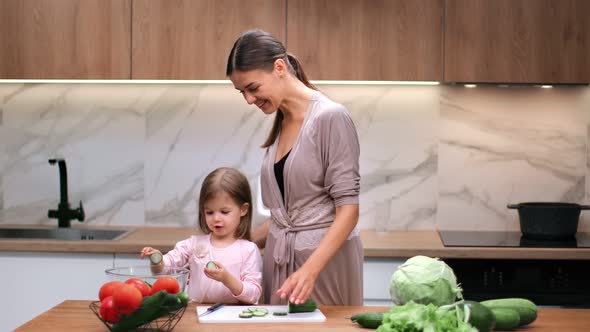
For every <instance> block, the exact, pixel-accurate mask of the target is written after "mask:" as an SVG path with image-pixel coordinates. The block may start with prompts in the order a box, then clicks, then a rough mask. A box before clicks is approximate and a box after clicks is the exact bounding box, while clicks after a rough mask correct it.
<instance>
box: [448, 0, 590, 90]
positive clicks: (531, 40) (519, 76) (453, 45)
mask: <svg viewBox="0 0 590 332" xmlns="http://www.w3.org/2000/svg"><path fill="white" fill-rule="evenodd" d="M446 6H447V7H446V17H445V74H444V80H445V81H447V82H515V83H542V82H546V83H587V82H590V19H589V15H590V1H588V0H446Z"/></svg>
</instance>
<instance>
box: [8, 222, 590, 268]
mask: <svg viewBox="0 0 590 332" xmlns="http://www.w3.org/2000/svg"><path fill="white" fill-rule="evenodd" d="M13 226H14V225H13ZM2 227H7V226H4V225H3V226H2ZM19 227H23V225H20V226H19ZM87 228H89V227H87ZM94 228H100V227H94ZM104 228H109V229H129V230H133V232H132V233H131V234H129V235H127V236H126V237H124V238H122V239H121V240H116V241H95V240H92V241H57V240H27V239H14V240H12V239H11V240H5V239H0V251H29V252H31V251H35V252H84V253H120V254H125V253H127V254H134V253H139V252H140V250H141V248H143V247H144V246H147V245H149V246H152V247H155V248H158V249H160V250H162V251H163V252H166V251H169V250H171V249H172V248H173V247H174V244H175V243H176V242H178V241H180V240H183V239H186V238H187V237H189V236H190V235H192V234H197V230H196V229H195V228H193V227H138V228H132V227H110V226H109V227H104ZM361 238H362V241H363V245H364V252H365V257H383V258H399V259H405V258H409V257H412V256H416V255H426V256H430V257H439V258H479V259H563V260H590V248H509V247H444V246H443V243H442V241H441V239H440V237H439V235H438V232H436V231H390V232H385V233H377V232H374V231H372V230H361Z"/></svg>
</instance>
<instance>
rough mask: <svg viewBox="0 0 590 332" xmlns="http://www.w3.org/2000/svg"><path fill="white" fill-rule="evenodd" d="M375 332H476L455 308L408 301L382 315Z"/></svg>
mask: <svg viewBox="0 0 590 332" xmlns="http://www.w3.org/2000/svg"><path fill="white" fill-rule="evenodd" d="M377 332H477V329H476V328H474V327H473V326H471V325H470V324H469V323H466V322H465V321H464V317H463V313H462V311H461V310H456V308H455V306H445V307H440V308H439V307H437V306H435V305H433V304H428V305H424V304H417V303H415V302H413V301H410V302H408V303H406V304H404V305H402V306H394V307H392V308H391V310H390V311H389V312H387V313H385V314H383V322H382V323H381V325H380V326H379V327H378V328H377Z"/></svg>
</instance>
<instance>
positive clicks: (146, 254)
mask: <svg viewBox="0 0 590 332" xmlns="http://www.w3.org/2000/svg"><path fill="white" fill-rule="evenodd" d="M156 252H157V253H159V254H160V255H161V254H162V253H161V252H160V250H158V249H154V248H152V247H144V248H143V249H141V255H140V258H141V259H144V258H145V257H150V256H151V255H152V254H154V253H156Z"/></svg>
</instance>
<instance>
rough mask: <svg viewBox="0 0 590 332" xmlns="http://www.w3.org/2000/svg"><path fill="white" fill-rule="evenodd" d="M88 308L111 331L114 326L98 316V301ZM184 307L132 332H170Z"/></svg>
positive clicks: (182, 312) (180, 316)
mask: <svg viewBox="0 0 590 332" xmlns="http://www.w3.org/2000/svg"><path fill="white" fill-rule="evenodd" d="M89 307H90V310H92V312H94V314H95V315H96V317H98V319H100V321H101V322H103V324H104V325H105V326H106V327H107V328H108V329H109V331H112V330H113V325H114V324H113V323H109V322H107V321H106V320H105V319H104V318H102V316H101V315H100V301H94V302H92V303H90V305H89ZM186 307H187V305H186V304H185V305H183V306H182V307H181V308H180V309H178V310H174V311H172V312H170V313H168V314H166V315H164V316H160V317H158V318H156V319H154V320H152V321H151V322H149V323H145V324H143V325H141V326H139V327H137V328H135V329H134V330H133V331H138V332H170V331H172V329H174V327H175V326H176V324H177V323H178V321H180V319H181V318H182V315H183V314H184V311H185V310H186ZM137 310H141V308H139V309H137Z"/></svg>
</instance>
